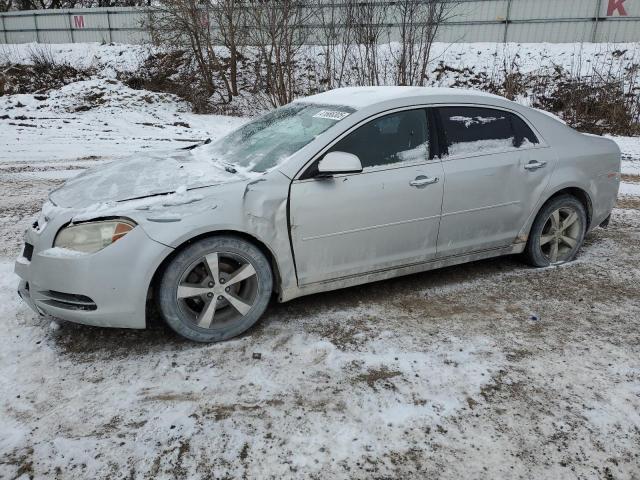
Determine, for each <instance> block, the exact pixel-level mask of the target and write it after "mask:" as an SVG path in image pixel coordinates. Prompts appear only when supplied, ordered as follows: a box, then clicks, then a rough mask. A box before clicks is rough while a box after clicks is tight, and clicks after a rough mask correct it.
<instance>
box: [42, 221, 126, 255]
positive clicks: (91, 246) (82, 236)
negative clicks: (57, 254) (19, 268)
mask: <svg viewBox="0 0 640 480" xmlns="http://www.w3.org/2000/svg"><path fill="white" fill-rule="evenodd" d="M135 226H136V224H135V223H134V222H132V221H131V220H125V219H122V218H117V219H113V220H101V221H96V222H86V223H79V224H77V225H69V226H67V227H64V228H62V229H61V230H60V231H59V232H58V234H57V235H56V239H55V240H54V242H53V246H54V247H60V248H67V249H69V250H75V251H77V252H84V253H95V252H97V251H99V250H102V249H103V248H105V247H108V246H109V245H111V244H112V243H114V242H116V241H117V240H120V239H121V238H122V237H124V236H125V235H126V234H127V233H129V232H130V231H131V230H133V229H134V228H135Z"/></svg>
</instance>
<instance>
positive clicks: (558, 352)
mask: <svg viewBox="0 0 640 480" xmlns="http://www.w3.org/2000/svg"><path fill="white" fill-rule="evenodd" d="M74 48H75V47H74ZM110 48H116V47H110ZM549 48H551V47H549ZM96 51H97V52H103V50H101V49H96ZM131 55H132V54H131V53H127V52H126V51H125V53H123V54H121V55H118V56H120V57H124V58H123V60H122V61H123V62H124V63H126V62H134V60H135V58H133V57H132V58H128V56H131ZM78 58H83V59H84V60H83V61H90V60H87V59H86V57H81V56H80V55H78ZM109 58H111V56H110V57H109ZM127 58H128V59H127ZM46 97H47V98H41V99H36V98H35V96H33V95H16V96H5V97H0V146H1V149H0V194H1V196H0V320H1V321H2V327H3V328H2V329H1V330H0V427H1V428H0V432H1V435H0V478H31V477H35V478H124V477H127V478H154V479H155V478H189V479H191V478H194V479H195V478H203V479H204V478H331V479H340V478H443V479H449V478H450V479H459V478H594V479H595V478H616V479H618V478H638V476H639V475H640V467H639V466H638V465H640V453H639V452H640V360H639V359H640V177H638V176H635V175H637V174H638V173H640V139H637V138H618V139H616V141H617V142H618V143H619V145H620V146H621V149H622V150H623V153H625V160H624V163H623V172H624V173H625V177H624V183H623V186H622V189H621V194H622V195H621V197H620V201H619V204H618V208H617V209H616V210H615V211H614V217H613V220H612V223H611V225H610V227H609V229H608V230H602V229H598V230H596V231H595V232H594V233H592V234H591V235H590V236H589V237H588V239H587V241H586V245H585V247H584V248H583V250H582V252H581V254H580V256H579V258H578V259H577V260H576V261H575V262H573V263H571V264H569V265H565V266H562V267H556V268H549V269H543V270H533V269H529V268H527V267H525V266H523V265H522V264H521V263H520V262H518V260H517V259H516V258H503V259H498V260H491V261H483V262H476V263H473V264H469V265H463V266H458V267H452V268H448V269H444V270H441V271H436V272H431V273H426V274H420V275H414V276H410V277H406V278H401V279H396V280H391V281H386V282H380V283H376V284H373V285H367V286H362V287H357V288H351V289H348V290H344V291H339V292H332V293H326V294H322V295H315V296H311V297H308V298H302V299H298V300H294V301H293V302H290V303H287V304H283V305H278V304H273V305H272V306H271V307H270V309H269V310H268V312H267V314H266V316H265V318H264V320H263V321H262V322H261V323H260V324H259V325H258V326H257V327H256V328H254V329H252V330H251V331H250V332H249V333H248V334H247V335H244V336H243V337H241V338H239V339H235V340H232V341H229V342H226V343H223V344H217V345H196V344H192V343H188V342H185V341H182V340H180V339H179V338H177V337H176V336H175V335H174V334H173V333H171V332H170V331H169V330H168V329H167V328H165V327H164V326H163V325H162V324H161V323H160V322H155V323H154V324H152V325H151V328H149V329H148V330H145V331H124V330H107V329H98V328H90V327H84V326H76V325H72V324H61V325H58V324H57V323H51V322H50V321H48V320H45V319H40V318H37V317H36V316H35V315H34V314H32V313H31V312H30V310H28V308H27V307H26V306H25V305H23V304H22V303H21V302H20V301H19V299H18V297H17V295H16V293H15V289H16V286H17V277H16V276H15V275H14V274H13V273H12V268H13V265H12V262H13V258H15V256H16V255H17V254H18V253H19V251H20V247H21V242H22V239H21V237H22V231H23V230H24V228H25V227H26V225H27V224H28V222H29V219H30V218H31V216H32V215H34V214H35V213H36V212H37V211H38V210H39V208H40V204H41V202H42V201H43V200H44V199H45V198H46V194H47V192H48V190H50V189H51V188H53V187H55V186H57V185H59V184H60V183H61V181H62V180H64V179H65V178H69V177H71V176H73V175H75V174H77V173H78V172H80V171H82V170H83V169H84V168H86V167H88V166H93V165H96V164H99V163H102V162H106V161H111V160H113V159H118V158H120V157H123V156H126V155H128V154H130V153H135V152H141V151H147V150H152V149H154V150H160V149H167V148H179V147H182V146H186V145H189V144H190V143H191V142H194V141H197V140H202V139H205V138H209V137H210V138H212V139H215V138H218V137H219V136H220V135H222V134H224V133H225V132H227V131H229V130H230V129H231V128H233V127H235V126H238V125H240V124H241V123H242V122H243V121H244V120H243V119H238V118H230V117H220V116H200V115H194V114H192V113H188V108H187V107H186V106H185V105H183V104H181V103H180V102H179V101H177V100H176V99H175V98H173V97H171V96H169V95H165V94H155V93H150V92H144V91H139V90H130V89H128V88H126V87H125V86H123V85H122V84H120V83H118V82H117V81H116V80H114V79H113V78H109V77H108V76H106V77H104V78H100V79H94V80H89V81H86V82H79V83H76V84H71V85H69V86H67V87H64V88H62V89H60V90H57V91H52V92H50V93H48V94H46ZM85 107H90V108H85ZM258 354H259V355H258Z"/></svg>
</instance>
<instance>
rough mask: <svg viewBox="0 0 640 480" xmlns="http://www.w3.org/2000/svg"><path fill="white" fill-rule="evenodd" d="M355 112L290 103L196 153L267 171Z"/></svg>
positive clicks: (197, 150)
mask: <svg viewBox="0 0 640 480" xmlns="http://www.w3.org/2000/svg"><path fill="white" fill-rule="evenodd" d="M353 111H354V110H353V109H351V108H348V107H338V106H330V105H327V106H323V105H315V104H305V103H291V104H289V105H286V106H284V107H281V108H278V109H276V110H273V111H272V112H270V113H268V114H266V115H264V116H262V117H260V118H257V119H256V120H253V121H251V122H249V123H247V124H246V125H244V126H242V127H240V128H239V129H238V130H236V131H235V132H232V133H230V134H229V135H227V136H226V137H223V138H221V139H220V140H218V141H217V142H215V143H212V144H210V145H204V146H202V147H199V148H197V149H194V151H193V152H194V154H197V155H198V156H206V157H207V158H210V159H211V160H213V161H215V162H220V163H222V164H226V165H230V166H236V167H240V168H242V169H245V170H248V171H251V172H265V171H267V170H269V169H271V168H273V167H275V166H277V165H278V164H280V163H282V161H284V160H285V159H287V158H288V157H290V156H291V155H293V154H294V153H295V152H297V151H298V150H300V149H301V148H302V147H304V146H305V145H307V144H308V143H309V142H311V141H312V140H313V139H314V138H315V137H316V136H318V135H320V134H321V133H323V132H324V131H325V130H327V129H328V128H329V127H331V126H333V125H334V124H336V123H337V122H339V121H340V120H342V119H343V118H345V117H347V116H349V114H351V113H353Z"/></svg>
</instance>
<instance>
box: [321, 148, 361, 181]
mask: <svg viewBox="0 0 640 480" xmlns="http://www.w3.org/2000/svg"><path fill="white" fill-rule="evenodd" d="M360 172H362V163H361V162H360V159H359V158H358V156H357V155H354V154H352V153H347V152H329V153H327V154H326V155H325V156H324V157H323V158H322V160H320V162H319V163H318V174H320V175H337V174H340V173H360Z"/></svg>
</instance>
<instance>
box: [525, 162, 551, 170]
mask: <svg viewBox="0 0 640 480" xmlns="http://www.w3.org/2000/svg"><path fill="white" fill-rule="evenodd" d="M546 164H547V162H539V161H538V160H531V161H530V162H529V163H527V164H526V165H525V166H524V168H525V170H529V171H534V170H538V169H539V168H542V167H544V166H545V165H546Z"/></svg>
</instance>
